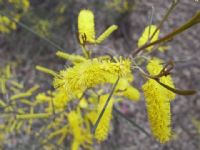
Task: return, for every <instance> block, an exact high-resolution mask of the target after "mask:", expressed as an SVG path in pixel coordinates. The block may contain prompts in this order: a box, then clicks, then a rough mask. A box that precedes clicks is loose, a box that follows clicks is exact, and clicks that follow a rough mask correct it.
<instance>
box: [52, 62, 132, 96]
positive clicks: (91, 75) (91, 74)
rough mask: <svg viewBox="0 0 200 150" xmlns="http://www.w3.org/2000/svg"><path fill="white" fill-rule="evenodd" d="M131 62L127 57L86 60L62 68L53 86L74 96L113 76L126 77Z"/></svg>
mask: <svg viewBox="0 0 200 150" xmlns="http://www.w3.org/2000/svg"><path fill="white" fill-rule="evenodd" d="M130 65H131V62H130V60H129V59H122V58H120V59H118V60H117V62H112V61H111V60H98V59H93V60H87V61H85V62H83V63H80V64H76V65H75V66H74V67H71V68H67V69H66V70H62V71H61V72H60V74H59V75H58V76H57V77H55V79H54V86H55V87H56V88H57V87H59V88H64V89H65V93H66V94H67V95H68V96H69V97H70V96H72V97H73V96H75V95H78V94H80V93H83V92H84V91H85V90H86V89H87V88H92V87H94V86H96V85H99V84H104V83H110V82H111V81H112V79H113V78H115V77H118V76H119V77H127V76H128V75H130V74H131V70H130Z"/></svg>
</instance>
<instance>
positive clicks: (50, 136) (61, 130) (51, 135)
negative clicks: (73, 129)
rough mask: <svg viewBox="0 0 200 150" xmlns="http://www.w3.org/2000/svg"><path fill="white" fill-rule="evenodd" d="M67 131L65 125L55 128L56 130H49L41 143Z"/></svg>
mask: <svg viewBox="0 0 200 150" xmlns="http://www.w3.org/2000/svg"><path fill="white" fill-rule="evenodd" d="M67 132H68V131H67V126H64V127H63V128H61V129H58V130H56V131H53V132H51V133H50V134H49V135H48V136H47V138H46V139H44V140H43V142H42V143H46V142H47V141H49V140H51V139H53V138H54V137H56V136H58V135H60V134H64V133H65V135H66V134H67Z"/></svg>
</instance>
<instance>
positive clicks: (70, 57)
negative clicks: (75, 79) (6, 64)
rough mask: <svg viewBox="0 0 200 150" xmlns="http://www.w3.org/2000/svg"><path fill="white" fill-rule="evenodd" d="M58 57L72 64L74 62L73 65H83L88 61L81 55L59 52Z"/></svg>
mask: <svg viewBox="0 0 200 150" xmlns="http://www.w3.org/2000/svg"><path fill="white" fill-rule="evenodd" d="M56 55H57V56H58V57H60V58H63V59H66V60H69V61H70V62H72V63H73V64H77V63H81V62H84V61H86V60H87V59H86V58H84V57H82V56H80V55H74V54H68V53H65V52H62V51H57V52H56Z"/></svg>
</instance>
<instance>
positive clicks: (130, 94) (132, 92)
mask: <svg viewBox="0 0 200 150" xmlns="http://www.w3.org/2000/svg"><path fill="white" fill-rule="evenodd" d="M122 93H123V96H124V97H126V98H128V99H129V100H132V101H138V100H139V99H140V92H139V91H138V90H137V89H136V88H134V87H132V86H128V87H127V88H126V89H125V90H124V91H123V92H122Z"/></svg>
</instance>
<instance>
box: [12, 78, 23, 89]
mask: <svg viewBox="0 0 200 150" xmlns="http://www.w3.org/2000/svg"><path fill="white" fill-rule="evenodd" d="M10 83H11V84H12V85H13V86H15V87H16V88H19V89H22V88H24V86H23V84H21V83H18V82H16V81H15V80H12V81H10Z"/></svg>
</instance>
